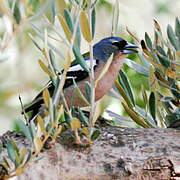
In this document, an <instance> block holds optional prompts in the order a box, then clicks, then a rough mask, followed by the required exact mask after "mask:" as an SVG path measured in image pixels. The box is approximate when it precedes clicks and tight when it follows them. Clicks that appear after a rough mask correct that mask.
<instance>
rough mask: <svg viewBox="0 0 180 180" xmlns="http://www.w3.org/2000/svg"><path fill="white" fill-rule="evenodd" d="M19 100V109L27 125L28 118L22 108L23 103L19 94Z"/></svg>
mask: <svg viewBox="0 0 180 180" xmlns="http://www.w3.org/2000/svg"><path fill="white" fill-rule="evenodd" d="M19 101H20V104H21V109H22V114H23V115H24V119H25V120H26V124H27V125H28V124H29V121H28V118H27V116H26V112H25V110H24V106H23V103H22V99H21V96H20V94H19Z"/></svg>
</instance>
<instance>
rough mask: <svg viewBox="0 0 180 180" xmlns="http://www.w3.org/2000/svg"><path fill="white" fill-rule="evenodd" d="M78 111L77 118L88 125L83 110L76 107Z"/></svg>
mask: <svg viewBox="0 0 180 180" xmlns="http://www.w3.org/2000/svg"><path fill="white" fill-rule="evenodd" d="M78 112H79V120H80V121H81V122H82V123H83V124H84V125H85V126H87V127H88V126H89V123H88V118H87V117H86V116H85V115H84V113H83V111H82V110H81V109H80V108H78Z"/></svg>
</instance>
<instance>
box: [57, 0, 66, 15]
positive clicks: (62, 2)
mask: <svg viewBox="0 0 180 180" xmlns="http://www.w3.org/2000/svg"><path fill="white" fill-rule="evenodd" d="M57 3H58V9H59V11H60V14H61V15H64V9H65V8H67V5H66V2H65V0H58V1H57Z"/></svg>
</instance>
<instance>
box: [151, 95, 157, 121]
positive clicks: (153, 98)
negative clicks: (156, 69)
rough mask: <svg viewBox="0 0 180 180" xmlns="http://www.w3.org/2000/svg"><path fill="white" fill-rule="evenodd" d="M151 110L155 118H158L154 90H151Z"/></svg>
mask: <svg viewBox="0 0 180 180" xmlns="http://www.w3.org/2000/svg"><path fill="white" fill-rule="evenodd" d="M149 111H150V113H151V116H152V117H153V119H154V120H155V119H156V100H155V95H154V92H151V94H150V96H149Z"/></svg>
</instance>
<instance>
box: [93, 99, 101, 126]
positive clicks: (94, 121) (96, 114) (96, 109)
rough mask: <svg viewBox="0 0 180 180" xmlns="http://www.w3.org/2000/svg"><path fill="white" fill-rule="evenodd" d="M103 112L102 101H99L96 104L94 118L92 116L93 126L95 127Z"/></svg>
mask: <svg viewBox="0 0 180 180" xmlns="http://www.w3.org/2000/svg"><path fill="white" fill-rule="evenodd" d="M102 112H103V108H102V103H101V101H98V102H96V104H95V110H94V114H93V118H92V125H93V127H94V125H95V123H96V121H97V119H98V117H99V116H100V115H101V114H102Z"/></svg>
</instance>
